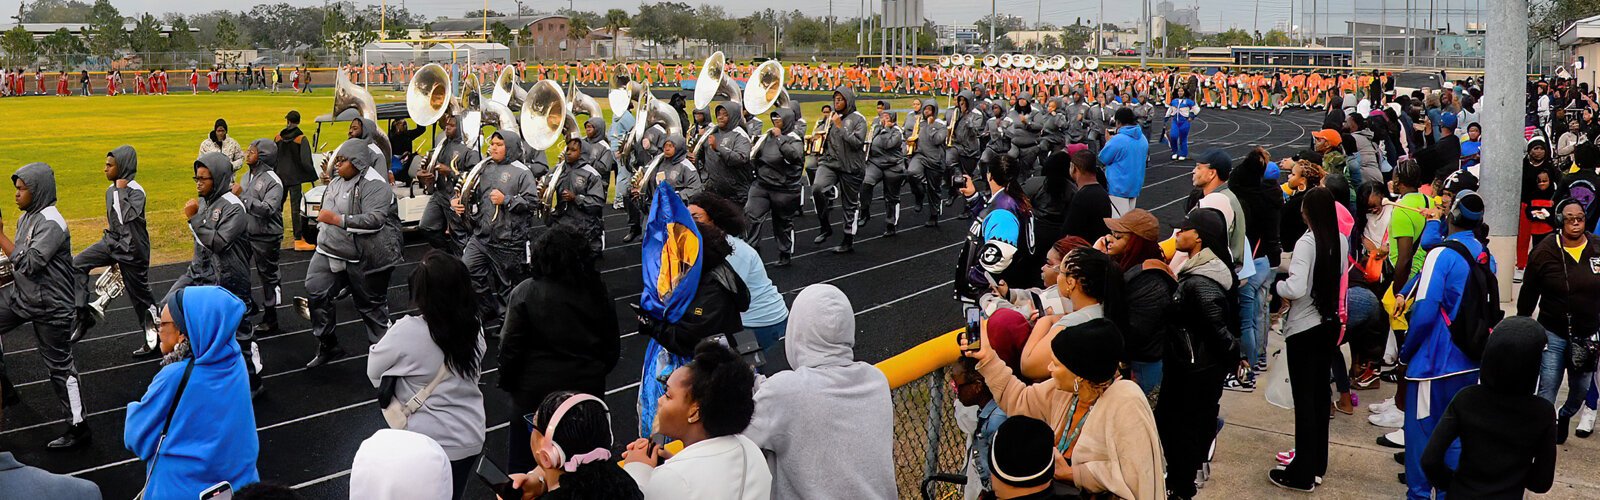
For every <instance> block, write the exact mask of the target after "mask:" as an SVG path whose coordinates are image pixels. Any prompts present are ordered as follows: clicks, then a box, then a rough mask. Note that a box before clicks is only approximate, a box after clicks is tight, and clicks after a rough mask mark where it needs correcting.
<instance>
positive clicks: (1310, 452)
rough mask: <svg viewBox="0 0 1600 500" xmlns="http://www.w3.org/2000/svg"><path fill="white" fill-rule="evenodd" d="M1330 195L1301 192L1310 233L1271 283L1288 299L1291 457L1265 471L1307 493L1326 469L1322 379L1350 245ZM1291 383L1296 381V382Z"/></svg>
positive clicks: (1335, 338) (1335, 336)
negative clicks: (1278, 278) (1282, 276)
mask: <svg viewBox="0 0 1600 500" xmlns="http://www.w3.org/2000/svg"><path fill="white" fill-rule="evenodd" d="M1334 204H1335V201H1334V195H1333V193H1332V192H1330V191H1328V189H1327V188H1321V187H1319V188H1313V189H1311V190H1310V191H1309V192H1307V193H1306V200H1305V203H1304V204H1303V205H1302V208H1301V213H1300V215H1301V217H1304V218H1305V220H1306V225H1307V226H1309V227H1310V228H1311V229H1310V230H1308V231H1306V233H1305V234H1304V235H1301V236H1300V242H1299V243H1297V244H1295V247H1296V248H1298V249H1299V250H1298V251H1296V252H1295V253H1294V257H1293V260H1292V261H1291V262H1290V263H1289V277H1288V279H1286V280H1284V281H1282V282H1279V283H1277V284H1276V285H1275V289H1276V293H1277V295H1278V296H1280V297H1283V299H1284V300H1287V301H1289V312H1288V313H1286V314H1285V315H1284V324H1283V332H1284V339H1285V340H1284V343H1285V344H1286V346H1287V348H1286V349H1287V351H1286V352H1287V355H1288V360H1289V361H1288V362H1289V370H1290V374H1289V375H1290V376H1289V381H1290V387H1291V388H1292V391H1293V392H1294V396H1295V397H1294V400H1295V401H1296V403H1295V405H1294V410H1295V411H1294V413H1295V415H1294V422H1295V431H1294V436H1295V456H1294V461H1293V462H1291V463H1290V464H1289V466H1288V467H1287V468H1285V469H1274V470H1272V471H1269V472H1268V473H1267V475H1268V478H1269V479H1270V480H1271V481H1272V483H1273V484H1275V485H1278V486H1280V487H1284V488H1288V489H1291V490H1298V491H1311V490H1313V489H1315V488H1316V486H1317V481H1316V480H1317V479H1318V478H1320V477H1322V476H1323V475H1324V474H1326V473H1327V469H1328V444H1327V443H1328V419H1327V418H1324V417H1323V415H1324V414H1328V413H1329V412H1330V410H1328V404H1329V402H1330V394H1329V393H1328V384H1327V383H1326V382H1325V381H1324V380H1323V378H1324V377H1323V376H1324V375H1326V373H1325V372H1326V371H1327V370H1328V367H1329V366H1333V365H1332V363H1333V361H1332V355H1333V352H1334V351H1335V350H1337V349H1338V345H1339V336H1340V332H1341V331H1342V329H1343V324H1342V323H1341V321H1340V318H1339V303H1340V296H1339V284H1340V282H1341V280H1342V279H1343V278H1344V273H1345V270H1346V269H1348V266H1347V265H1345V261H1346V259H1347V257H1346V256H1347V255H1349V254H1350V249H1349V246H1348V245H1349V242H1347V241H1346V240H1345V239H1344V238H1343V237H1342V236H1340V235H1339V228H1338V224H1339V221H1338V215H1337V213H1336V209H1335V208H1334ZM1296 381H1300V382H1299V383H1296Z"/></svg>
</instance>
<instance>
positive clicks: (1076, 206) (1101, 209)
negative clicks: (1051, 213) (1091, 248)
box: [1061, 134, 1132, 241]
mask: <svg viewBox="0 0 1600 500" xmlns="http://www.w3.org/2000/svg"><path fill="white" fill-rule="evenodd" d="M1120 136H1121V135H1120V134H1119V137H1120ZM1113 140H1115V139H1113ZM1071 171H1072V182H1073V183H1074V184H1076V185H1077V186H1078V192H1077V193H1075V194H1073V196H1072V202H1071V203H1070V204H1068V205H1067V217H1066V219H1065V220H1064V222H1062V224H1061V234H1063V235H1066V236H1077V237H1079V238H1083V240H1084V241H1097V240H1099V239H1100V237H1102V236H1105V235H1106V233H1109V232H1110V230H1109V229H1106V224H1105V219H1106V217H1112V216H1113V215H1112V213H1113V212H1114V211H1115V209H1114V208H1113V207H1112V202H1111V198H1110V194H1109V193H1108V192H1107V191H1106V186H1105V185H1103V184H1101V183H1100V179H1102V178H1105V175H1106V174H1105V173H1103V172H1101V171H1100V166H1099V165H1097V164H1095V159H1094V155H1093V154H1092V153H1089V151H1088V150H1084V151H1081V152H1078V153H1074V154H1073V155H1072V167H1071ZM1131 205H1132V202H1130V210H1131V209H1132V208H1131Z"/></svg>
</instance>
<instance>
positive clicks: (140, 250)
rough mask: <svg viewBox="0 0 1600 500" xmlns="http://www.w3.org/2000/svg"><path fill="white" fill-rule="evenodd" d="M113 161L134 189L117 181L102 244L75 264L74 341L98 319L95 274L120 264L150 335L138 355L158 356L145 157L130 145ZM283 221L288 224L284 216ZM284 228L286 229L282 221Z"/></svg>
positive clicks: (86, 251)
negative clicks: (142, 169)
mask: <svg viewBox="0 0 1600 500" xmlns="http://www.w3.org/2000/svg"><path fill="white" fill-rule="evenodd" d="M107 156H110V157H111V158H112V160H113V161H115V162H116V163H117V169H118V171H117V175H118V178H119V179H127V180H128V187H125V188H120V189H119V188H117V183H115V182H112V183H111V185H110V186H107V187H106V229H105V232H104V233H103V234H102V235H101V236H100V241H97V242H95V243H94V244H92V245H89V248H85V249H83V252H81V253H79V254H78V255H77V256H76V257H73V259H72V267H73V270H74V271H76V273H75V274H76V275H77V278H78V287H77V291H76V292H77V293H75V294H74V295H76V298H77V301H76V303H75V310H76V311H78V321H79V324H78V328H77V329H76V330H75V331H74V333H73V336H74V337H81V336H82V335H83V334H84V333H86V332H87V331H88V329H89V328H90V327H92V326H94V325H93V321H94V320H95V319H97V318H94V317H92V316H91V317H85V316H84V315H85V314H86V313H89V311H88V308H89V306H88V304H89V293H90V292H91V290H90V282H91V281H90V279H89V271H90V270H92V269H94V268H96V267H103V266H109V265H112V264H116V265H117V267H118V268H119V269H121V271H122V284H123V293H124V294H126V295H127V296H128V301H129V302H131V303H132V304H133V310H134V316H135V317H137V318H139V326H140V328H142V329H143V330H144V333H145V338H144V344H143V348H142V349H140V350H138V351H135V354H141V355H142V354H147V353H150V352H154V350H155V348H156V343H157V342H158V339H157V338H156V323H157V322H158V321H157V319H156V318H158V317H159V314H160V313H159V312H158V311H156V299H155V296H154V294H152V293H151V291H150V276H149V271H150V232H149V231H148V230H147V229H146V227H145V224H146V222H145V218H144V204H145V193H144V187H142V186H140V185H139V183H138V182H135V181H134V180H133V179H134V177H135V176H137V175H138V172H139V153H138V152H137V151H134V149H133V146H126V145H124V146H118V147H117V149H114V150H111V152H110V153H107ZM279 220H280V221H281V220H282V215H281V214H280V215H279ZM279 224H280V227H281V224H282V222H279ZM280 231H281V229H280ZM108 272H109V271H108ZM102 313H103V311H102Z"/></svg>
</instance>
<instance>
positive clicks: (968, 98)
mask: <svg viewBox="0 0 1600 500" xmlns="http://www.w3.org/2000/svg"><path fill="white" fill-rule="evenodd" d="M956 102H957V103H960V102H966V103H967V109H968V110H972V109H975V108H974V106H976V105H977V97H976V96H975V95H974V94H973V93H972V91H971V90H963V91H961V93H960V94H956ZM957 107H958V108H959V107H960V106H959V105H958V106H957Z"/></svg>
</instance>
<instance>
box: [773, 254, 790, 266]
mask: <svg viewBox="0 0 1600 500" xmlns="http://www.w3.org/2000/svg"><path fill="white" fill-rule="evenodd" d="M773 265H775V266H778V267H789V254H788V253H779V254H778V262H777V263H776V264H773Z"/></svg>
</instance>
